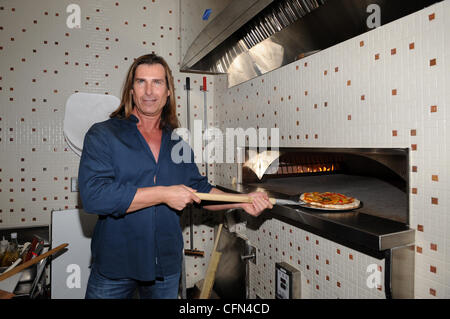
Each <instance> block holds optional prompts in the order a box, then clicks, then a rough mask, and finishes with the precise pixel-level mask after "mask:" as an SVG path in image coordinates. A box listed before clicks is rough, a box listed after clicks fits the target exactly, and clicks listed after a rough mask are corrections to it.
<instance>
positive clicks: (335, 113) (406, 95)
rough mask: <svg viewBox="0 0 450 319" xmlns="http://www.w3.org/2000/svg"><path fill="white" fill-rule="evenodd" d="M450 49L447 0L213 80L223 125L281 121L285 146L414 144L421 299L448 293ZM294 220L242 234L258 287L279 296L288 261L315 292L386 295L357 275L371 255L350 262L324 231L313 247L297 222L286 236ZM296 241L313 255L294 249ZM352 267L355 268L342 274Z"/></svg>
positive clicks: (222, 174)
mask: <svg viewBox="0 0 450 319" xmlns="http://www.w3.org/2000/svg"><path fill="white" fill-rule="evenodd" d="M449 54H450V1H443V2H440V3H438V4H435V5H433V6H431V7H428V8H425V9H423V10H421V11H419V12H416V13H414V14H412V15H410V16H407V17H405V18H402V19H400V20H397V21H394V22H392V23H390V24H388V25H384V26H382V27H379V28H377V29H375V30H372V31H371V32H368V33H365V34H362V35H360V36H358V37H356V38H353V39H350V40H348V41H345V42H343V43H340V44H338V45H336V46H334V47H331V48H328V49H326V50H323V51H322V52H319V53H317V54H315V55H312V56H310V57H307V58H305V59H302V60H299V61H297V62H295V63H292V64H289V65H287V66H284V67H282V68H280V69H278V70H275V71H273V72H270V73H268V74H265V75H263V76H260V77H258V78H255V79H252V80H250V81H248V82H245V83H243V84H240V85H238V86H235V87H232V88H230V89H227V88H226V79H224V78H223V77H219V79H218V80H217V83H216V94H215V95H216V99H217V101H216V104H215V121H216V123H217V125H218V126H219V127H220V128H221V129H223V128H225V127H242V128H244V129H245V128H248V127H257V126H259V127H267V128H271V127H278V128H279V129H280V146H283V147H291V146H292V147H294V146H296V147H299V146H300V147H302V146H305V147H306V146H307V147H408V148H410V150H411V157H410V158H411V170H410V190H409V192H410V214H411V218H410V219H411V228H413V229H415V230H416V246H415V259H416V269H415V297H416V298H448V297H450V272H449V269H450V250H449V247H450V245H449V244H450V237H449V231H450V218H449V215H448V208H449V206H448V205H449V199H450V195H449V194H450V192H449V191H450V187H449V180H448V176H449V168H448V167H449V165H448V159H449V157H450V153H449V152H450V149H449V148H448V145H449V141H450V130H449V129H448V128H447V126H448V123H449V120H450V112H449V111H448V107H449V103H450V87H449V83H450V55H449ZM235 176H236V167H235V165H233V164H223V165H218V166H217V167H216V180H217V183H219V184H220V183H221V182H222V183H230V182H231V180H232V178H233V177H235ZM280 227H281V229H283V227H284V231H283V230H282V231H281V232H280ZM287 227H289V226H288V225H285V224H283V223H278V222H271V223H268V224H267V225H265V224H264V225H263V227H262V229H258V230H256V231H253V230H249V229H248V230H247V231H246V232H245V235H246V236H247V237H249V238H252V242H253V244H255V245H256V246H257V247H258V248H259V249H260V255H262V256H263V259H262V262H261V263H258V265H257V266H256V267H252V277H251V290H252V293H253V294H255V295H259V296H265V297H273V296H274V295H273V289H274V287H273V286H274V282H273V273H274V271H273V270H274V268H273V267H274V263H275V262H276V261H280V259H282V260H285V261H287V262H289V263H290V264H291V265H293V266H294V267H298V268H299V269H300V270H302V271H303V275H304V276H305V277H306V278H307V279H306V281H307V282H308V281H309V285H307V287H309V290H308V293H306V295H308V296H312V297H324V298H327V297H347V298H349V297H357V296H367V297H382V294H381V295H380V294H379V293H378V292H377V291H374V292H372V291H366V290H365V289H366V288H365V286H364V284H361V282H363V281H360V280H359V279H355V278H360V277H364V276H366V277H367V273H366V267H367V265H366V263H367V262H368V261H367V260H366V258H367V256H364V255H362V254H360V253H355V252H349V253H350V254H352V255H353V256H354V258H355V260H353V262H350V261H349V260H347V259H346V255H347V252H346V253H344V255H339V254H338V253H337V249H339V246H338V245H336V244H334V243H332V242H329V241H327V240H323V239H319V245H316V244H315V238H317V237H316V236H314V235H312V234H308V233H306V232H304V231H301V230H298V229H295V230H293V232H294V234H293V235H291V234H288V235H286V234H285V233H286V228H287ZM268 232H269V233H270V232H271V233H272V236H269V237H267V233H268ZM273 236H278V237H279V238H281V237H282V236H291V237H294V238H298V240H294V241H293V240H292V239H287V240H286V241H284V240H278V241H277V240H274V239H273ZM305 236H309V237H310V240H309V241H308V240H306V241H305ZM288 241H289V243H291V242H293V243H294V242H295V244H294V245H293V246H292V247H291V246H290V244H288ZM268 245H269V248H268ZM270 245H271V246H270ZM297 245H300V246H301V247H302V249H303V250H304V251H308V252H311V253H310V254H309V255H308V254H307V253H305V255H300V256H298V255H296V251H295V250H296V246H297ZM322 245H323V246H322ZM341 251H342V250H341ZM280 252H284V253H285V254H284V255H283V254H281V255H280ZM316 254H317V255H318V257H319V259H318V260H317V259H315V255H316ZM291 256H292V259H291ZM297 260H300V264H298V261H297ZM326 260H328V261H330V264H326ZM360 261H361V263H360ZM370 262H372V261H370ZM307 265H309V270H308V269H307V268H308V267H307ZM348 266H349V267H350V269H351V273H352V276H345V275H342V272H340V271H339V269H348V268H347V267H348ZM316 269H318V270H319V274H318V275H316V273H315V271H316ZM339 274H341V275H339ZM327 276H329V278H330V279H329V280H328V279H326V278H327ZM324 278H325V279H324ZM337 282H340V284H341V287H337ZM343 287H345V291H344V290H343V289H339V288H343ZM328 288H329V289H328ZM381 289H384V287H381ZM360 291H363V292H362V294H359V292H360Z"/></svg>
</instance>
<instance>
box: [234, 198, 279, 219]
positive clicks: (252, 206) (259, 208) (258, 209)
mask: <svg viewBox="0 0 450 319" xmlns="http://www.w3.org/2000/svg"><path fill="white" fill-rule="evenodd" d="M247 196H249V197H251V198H252V199H253V202H252V203H242V204H241V207H242V209H243V210H244V211H245V212H246V213H247V214H249V215H252V216H259V215H260V214H261V213H262V212H263V211H264V210H265V209H267V208H268V209H272V207H273V205H272V203H271V202H270V201H269V196H268V195H267V194H266V193H264V192H253V193H249V194H247Z"/></svg>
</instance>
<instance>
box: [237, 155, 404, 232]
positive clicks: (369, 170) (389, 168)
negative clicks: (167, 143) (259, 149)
mask: <svg viewBox="0 0 450 319" xmlns="http://www.w3.org/2000/svg"><path fill="white" fill-rule="evenodd" d="M249 154H254V153H250V152H248V149H247V150H246V157H245V159H246V161H248V160H249V157H250V156H249ZM260 162H261V163H265V165H266V166H267V167H262V168H261V167H259V169H260V171H261V172H263V174H261V173H259V176H258V174H256V173H255V172H254V169H253V168H254V166H253V167H252V166H250V165H246V164H245V163H244V165H243V166H242V183H243V184H249V185H252V186H257V187H259V188H262V189H266V190H268V191H270V192H275V193H281V194H285V195H288V196H293V195H297V194H301V193H303V192H312V191H319V192H325V191H331V192H338V193H343V194H346V195H349V196H352V197H356V198H358V199H360V200H361V201H362V203H363V207H362V208H360V209H359V211H360V212H361V213H365V214H370V215H376V216H379V217H382V218H387V219H391V220H395V221H399V222H401V223H405V224H409V213H408V188H409V186H408V185H409V183H408V176H409V169H408V168H409V157H408V150H407V149H398V148H395V149H391V148H383V149H381V148H377V149H361V148H358V149H356V148H355V149H351V148H282V149H280V150H279V156H278V157H277V158H275V159H274V158H271V159H270V160H267V161H264V160H263V159H261V160H260ZM261 175H262V176H261Z"/></svg>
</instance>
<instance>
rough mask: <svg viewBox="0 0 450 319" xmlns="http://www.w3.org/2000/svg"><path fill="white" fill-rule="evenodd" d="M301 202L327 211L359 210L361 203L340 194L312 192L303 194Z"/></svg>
mask: <svg viewBox="0 0 450 319" xmlns="http://www.w3.org/2000/svg"><path fill="white" fill-rule="evenodd" d="M300 200H301V201H302V202H305V203H307V204H310V205H311V206H314V207H319V208H326V209H337V210H345V209H354V208H358V207H359V205H360V204H361V202H360V201H359V200H358V199H356V198H354V197H349V196H346V195H343V194H339V193H332V192H323V193H320V192H310V193H303V194H302V195H301V196H300Z"/></svg>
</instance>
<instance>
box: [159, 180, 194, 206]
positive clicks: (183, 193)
mask: <svg viewBox="0 0 450 319" xmlns="http://www.w3.org/2000/svg"><path fill="white" fill-rule="evenodd" d="M195 192H196V190H195V189H193V188H190V187H188V186H186V185H174V186H167V187H166V188H165V190H164V200H163V202H164V203H166V204H167V205H168V206H170V207H171V208H173V209H175V210H179V211H180V210H183V209H184V208H185V207H186V206H187V205H189V204H192V203H193V202H196V203H200V202H201V200H200V198H198V196H197V195H195Z"/></svg>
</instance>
